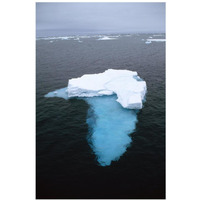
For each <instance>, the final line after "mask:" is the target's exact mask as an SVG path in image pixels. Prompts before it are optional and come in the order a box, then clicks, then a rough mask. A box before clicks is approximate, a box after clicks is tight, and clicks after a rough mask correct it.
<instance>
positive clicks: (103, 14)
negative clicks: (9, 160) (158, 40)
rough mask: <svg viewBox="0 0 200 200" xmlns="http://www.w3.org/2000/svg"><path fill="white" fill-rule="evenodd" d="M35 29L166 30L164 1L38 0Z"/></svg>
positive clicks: (82, 30) (93, 30) (74, 31)
mask: <svg viewBox="0 0 200 200" xmlns="http://www.w3.org/2000/svg"><path fill="white" fill-rule="evenodd" d="M36 30H37V34H38V33H39V32H43V33H44V32H45V31H46V32H47V31H52V32H56V31H58V30H63V31H64V32H65V33H71V32H73V33H81V32H91V33H98V32H121V33H123V32H127V33H128V32H130V33H131V32H165V3H36Z"/></svg>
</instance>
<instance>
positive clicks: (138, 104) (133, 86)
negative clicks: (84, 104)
mask: <svg viewBox="0 0 200 200" xmlns="http://www.w3.org/2000/svg"><path fill="white" fill-rule="evenodd" d="M146 90H147V87H146V82H145V81H143V80H142V79H141V78H140V77H139V76H138V74H137V72H133V71H129V70H115V69H108V70H106V71H105V72H103V73H99V74H86V75H83V76H82V77H80V78H73V79H70V80H69V82H68V97H94V96H103V95H112V94H116V95H117V97H118V98H117V100H116V101H117V102H119V103H120V104H121V105H122V107H123V108H129V109H141V108H142V102H143V100H144V97H145V94H146Z"/></svg>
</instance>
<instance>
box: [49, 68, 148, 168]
mask: <svg viewBox="0 0 200 200" xmlns="http://www.w3.org/2000/svg"><path fill="white" fill-rule="evenodd" d="M146 92H147V86H146V82H145V81H144V80H143V79H141V78H140V77H139V76H138V74H137V72H133V71H129V70H115V69H108V70H106V71H105V72H103V73H99V74H86V75H83V76H82V77H79V78H72V79H70V80H69V82H68V87H66V88H61V89H58V90H56V91H53V92H49V93H48V94H46V95H45V97H60V98H64V99H66V100H68V99H69V98H75V97H77V98H81V99H84V100H85V101H86V102H87V103H88V104H89V105H90V108H89V110H88V115H87V119H86V122H87V124H88V128H89V134H88V136H87V139H88V143H89V145H90V147H91V148H92V150H93V152H94V154H95V155H96V158H97V161H98V163H99V164H100V165H101V166H109V165H111V162H112V161H117V160H119V158H120V157H121V156H122V155H123V154H124V153H125V152H126V149H127V148H128V147H129V146H130V144H131V142H132V139H131V137H130V134H131V133H133V132H134V130H135V127H136V123H137V112H138V110H139V109H141V108H142V106H143V105H142V102H144V101H145V94H146Z"/></svg>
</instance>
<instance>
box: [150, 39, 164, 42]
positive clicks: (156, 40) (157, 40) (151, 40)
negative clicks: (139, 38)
mask: <svg viewBox="0 0 200 200" xmlns="http://www.w3.org/2000/svg"><path fill="white" fill-rule="evenodd" d="M147 41H149V42H165V41H166V39H147Z"/></svg>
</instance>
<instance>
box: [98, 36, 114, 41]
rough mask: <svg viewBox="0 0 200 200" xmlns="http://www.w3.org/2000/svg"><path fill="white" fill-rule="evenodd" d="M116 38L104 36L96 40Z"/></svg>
mask: <svg viewBox="0 0 200 200" xmlns="http://www.w3.org/2000/svg"><path fill="white" fill-rule="evenodd" d="M116 39H117V38H114V37H108V36H104V37H102V38H99V39H97V40H116Z"/></svg>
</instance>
